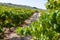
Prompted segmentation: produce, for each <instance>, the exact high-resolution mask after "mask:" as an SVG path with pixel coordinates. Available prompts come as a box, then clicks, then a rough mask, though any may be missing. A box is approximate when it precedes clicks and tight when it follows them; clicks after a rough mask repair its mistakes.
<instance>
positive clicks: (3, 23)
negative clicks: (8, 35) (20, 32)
mask: <svg viewBox="0 0 60 40" xmlns="http://www.w3.org/2000/svg"><path fill="white" fill-rule="evenodd" d="M34 12H35V9H28V8H18V7H16V8H15V7H10V6H3V5H0V38H3V37H4V30H3V28H4V27H6V28H11V27H17V26H20V24H22V23H23V22H24V20H26V19H28V18H29V17H30V16H32V15H33V13H34Z"/></svg>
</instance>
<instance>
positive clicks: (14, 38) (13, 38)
mask: <svg viewBox="0 0 60 40" xmlns="http://www.w3.org/2000/svg"><path fill="white" fill-rule="evenodd" d="M39 16H40V13H34V14H33V15H32V16H31V17H30V18H29V19H27V20H25V21H24V23H23V24H21V26H22V27H25V26H29V25H30V24H31V23H32V22H34V21H36V20H38V18H39ZM4 29H6V28H4ZM14 30H15V29H14V28H13V27H12V28H10V30H9V29H8V28H7V29H6V31H5V38H4V40H9V39H10V40H30V39H31V37H30V36H29V38H30V39H29V38H28V37H25V38H24V39H23V38H22V39H21V38H20V36H19V35H17V34H16V33H15V31H14Z"/></svg>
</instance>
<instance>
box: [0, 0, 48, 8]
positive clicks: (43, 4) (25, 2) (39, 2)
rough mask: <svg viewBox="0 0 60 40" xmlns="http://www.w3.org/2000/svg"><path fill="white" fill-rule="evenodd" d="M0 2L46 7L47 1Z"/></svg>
mask: <svg viewBox="0 0 60 40" xmlns="http://www.w3.org/2000/svg"><path fill="white" fill-rule="evenodd" d="M0 2H3V3H13V4H19V5H27V6H32V7H37V8H41V9H46V8H45V3H46V2H47V0H0Z"/></svg>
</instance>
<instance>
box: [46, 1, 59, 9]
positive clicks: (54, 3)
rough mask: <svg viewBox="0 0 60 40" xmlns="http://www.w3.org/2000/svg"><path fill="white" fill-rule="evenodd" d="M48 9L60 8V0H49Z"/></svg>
mask: <svg viewBox="0 0 60 40" xmlns="http://www.w3.org/2000/svg"><path fill="white" fill-rule="evenodd" d="M46 8H47V9H60V0H48V2H47V4H46Z"/></svg>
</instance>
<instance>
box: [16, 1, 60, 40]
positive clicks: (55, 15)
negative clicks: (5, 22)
mask: <svg viewBox="0 0 60 40" xmlns="http://www.w3.org/2000/svg"><path fill="white" fill-rule="evenodd" d="M59 5H60V1H59V0H48V2H47V5H46V7H47V10H46V11H40V13H41V16H40V18H39V19H38V20H37V21H36V22H32V23H31V25H30V26H27V27H24V28H22V27H21V28H17V29H16V33H17V34H19V35H20V36H21V37H25V36H31V37H32V39H33V40H60V6H59Z"/></svg>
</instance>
